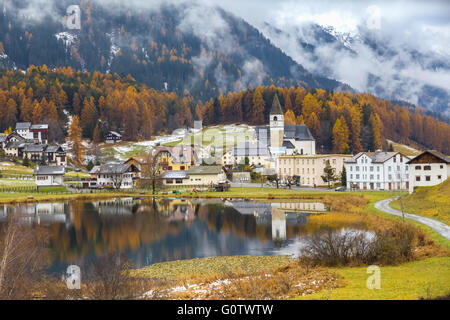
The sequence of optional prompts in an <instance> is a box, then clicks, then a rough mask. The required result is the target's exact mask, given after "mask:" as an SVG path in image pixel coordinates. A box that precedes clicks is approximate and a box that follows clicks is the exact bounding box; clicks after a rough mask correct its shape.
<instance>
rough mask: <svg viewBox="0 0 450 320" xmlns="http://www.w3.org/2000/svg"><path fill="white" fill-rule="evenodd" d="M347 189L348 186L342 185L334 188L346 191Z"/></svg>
mask: <svg viewBox="0 0 450 320" xmlns="http://www.w3.org/2000/svg"><path fill="white" fill-rule="evenodd" d="M345 190H347V188H345V187H344V186H340V187H337V188H336V189H334V191H345Z"/></svg>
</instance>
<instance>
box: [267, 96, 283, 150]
mask: <svg viewBox="0 0 450 320" xmlns="http://www.w3.org/2000/svg"><path fill="white" fill-rule="evenodd" d="M283 138H284V115H283V110H282V109H281V105H280V101H279V100H278V95H277V94H275V97H274V98H273V103H272V109H271V110H270V146H271V147H277V148H279V147H281V146H283Z"/></svg>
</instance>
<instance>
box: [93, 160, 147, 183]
mask: <svg viewBox="0 0 450 320" xmlns="http://www.w3.org/2000/svg"><path fill="white" fill-rule="evenodd" d="M139 172H140V170H139V169H138V168H137V167H136V166H135V165H133V164H123V163H121V164H117V163H110V164H103V165H100V166H95V167H94V168H92V170H91V171H90V174H91V177H92V179H91V182H92V183H96V184H97V185H98V186H103V187H111V188H115V189H131V188H134V187H135V186H136V180H137V179H138V174H139Z"/></svg>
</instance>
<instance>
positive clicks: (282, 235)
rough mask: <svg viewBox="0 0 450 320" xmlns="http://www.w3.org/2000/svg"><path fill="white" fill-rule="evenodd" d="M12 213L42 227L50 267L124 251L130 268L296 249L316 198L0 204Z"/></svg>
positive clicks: (2, 213)
mask: <svg viewBox="0 0 450 320" xmlns="http://www.w3.org/2000/svg"><path fill="white" fill-rule="evenodd" d="M9 214H16V215H18V216H19V217H20V220H21V221H23V222H24V223H27V224H30V225H32V226H34V225H37V224H39V225H41V226H44V227H46V228H47V229H48V231H49V234H50V239H51V241H50V246H51V250H52V252H53V253H54V256H55V258H54V264H53V266H52V268H51V269H52V270H53V271H60V270H64V269H65V267H66V266H67V265H68V264H72V263H75V264H83V262H84V261H85V260H86V259H87V258H92V257H94V258H95V257H96V256H98V255H101V254H104V253H107V252H124V253H126V254H127V255H128V256H129V257H130V258H131V260H132V261H133V262H134V264H135V267H143V266H147V265H150V264H153V263H156V262H163V261H171V260H179V259H191V258H199V257H211V256H228V255H273V254H296V253H298V250H299V248H300V247H301V245H302V238H303V237H304V236H305V235H307V234H308V233H311V232H312V231H313V230H315V229H317V228H318V225H317V224H314V223H310V222H308V219H309V217H310V215H313V214H330V213H329V212H328V211H327V208H326V207H325V206H324V204H323V203H321V202H314V201H311V202H294V201H290V202H277V203H267V202H251V201H228V200H220V199H215V200H187V199H157V200H153V199H133V198H116V199H110V200H103V201H68V202H60V203H39V204H19V205H16V206H0V222H3V223H4V222H5V221H6V219H7V216H8V215H9Z"/></svg>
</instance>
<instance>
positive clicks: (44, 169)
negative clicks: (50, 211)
mask: <svg viewBox="0 0 450 320" xmlns="http://www.w3.org/2000/svg"><path fill="white" fill-rule="evenodd" d="M65 173H66V171H65V168H64V166H36V167H35V168H34V177H35V181H36V186H37V187H38V188H39V187H56V186H63V185H64V174H65Z"/></svg>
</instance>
